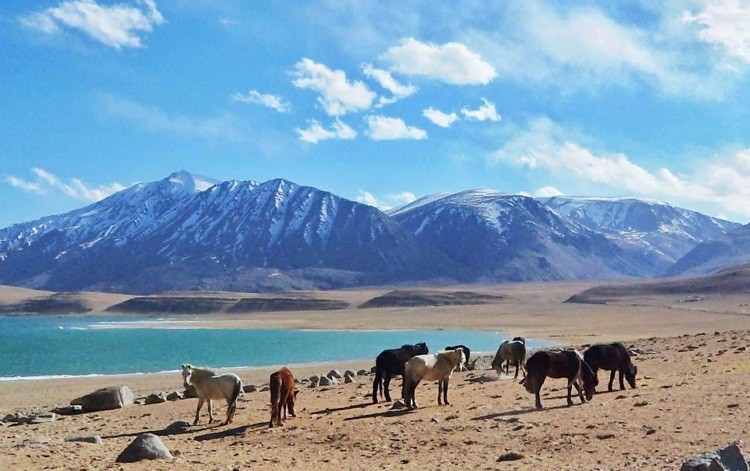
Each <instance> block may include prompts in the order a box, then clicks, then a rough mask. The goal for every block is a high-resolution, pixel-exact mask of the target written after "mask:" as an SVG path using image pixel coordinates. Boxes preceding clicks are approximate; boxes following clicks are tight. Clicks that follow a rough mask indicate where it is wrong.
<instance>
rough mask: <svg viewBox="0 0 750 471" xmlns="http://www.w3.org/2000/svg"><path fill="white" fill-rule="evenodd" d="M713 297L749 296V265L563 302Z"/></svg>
mask: <svg viewBox="0 0 750 471" xmlns="http://www.w3.org/2000/svg"><path fill="white" fill-rule="evenodd" d="M716 294H722V295H729V294H747V295H750V265H740V266H736V267H731V268H726V269H724V270H721V271H719V272H717V273H714V274H712V275H708V276H702V277H695V278H683V279H677V280H661V281H651V282H645V283H622V284H612V285H601V286H594V287H593V288H589V289H587V290H585V291H582V292H580V293H578V294H575V295H573V296H571V297H570V298H568V299H567V300H566V301H565V302H568V303H584V304H606V303H607V302H612V301H616V300H619V299H624V298H630V297H638V296H660V295H684V296H692V295H716ZM688 300H689V298H688Z"/></svg>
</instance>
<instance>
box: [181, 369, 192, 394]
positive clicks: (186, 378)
mask: <svg viewBox="0 0 750 471" xmlns="http://www.w3.org/2000/svg"><path fill="white" fill-rule="evenodd" d="M191 374H193V365H191V364H190V363H185V364H184V365H182V385H183V386H184V387H185V388H186V389H187V388H188V387H189V386H190V375H191Z"/></svg>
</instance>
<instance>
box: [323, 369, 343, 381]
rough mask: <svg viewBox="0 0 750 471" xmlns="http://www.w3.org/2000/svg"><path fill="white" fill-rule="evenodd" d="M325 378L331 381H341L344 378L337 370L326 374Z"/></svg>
mask: <svg viewBox="0 0 750 471" xmlns="http://www.w3.org/2000/svg"><path fill="white" fill-rule="evenodd" d="M326 376H328V377H329V378H331V379H333V378H336V379H342V378H343V377H344V375H342V374H341V372H340V371H339V370H331V371H329V372H328V374H327V375H326Z"/></svg>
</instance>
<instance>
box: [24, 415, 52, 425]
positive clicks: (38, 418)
mask: <svg viewBox="0 0 750 471" xmlns="http://www.w3.org/2000/svg"><path fill="white" fill-rule="evenodd" d="M56 418H57V417H56V416H55V414H54V412H50V413H48V414H35V415H32V416H31V417H29V419H28V421H27V423H29V424H48V423H50V422H54V421H55V419H56Z"/></svg>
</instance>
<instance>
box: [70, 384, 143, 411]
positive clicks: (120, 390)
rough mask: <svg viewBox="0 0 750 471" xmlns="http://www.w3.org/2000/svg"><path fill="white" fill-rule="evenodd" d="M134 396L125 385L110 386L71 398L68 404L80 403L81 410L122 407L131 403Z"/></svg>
mask: <svg viewBox="0 0 750 471" xmlns="http://www.w3.org/2000/svg"><path fill="white" fill-rule="evenodd" d="M134 400H135V396H134V395H133V392H132V391H131V390H130V388H129V387H127V386H111V387H108V388H102V389H97V390H96V391H94V392H92V393H89V394H86V395H85V396H82V397H79V398H76V399H73V400H72V401H70V404H71V405H73V406H75V405H80V406H81V408H82V410H83V412H97V411H103V410H111V409H122V408H123V407H125V406H128V405H131V404H133V402H134Z"/></svg>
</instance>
